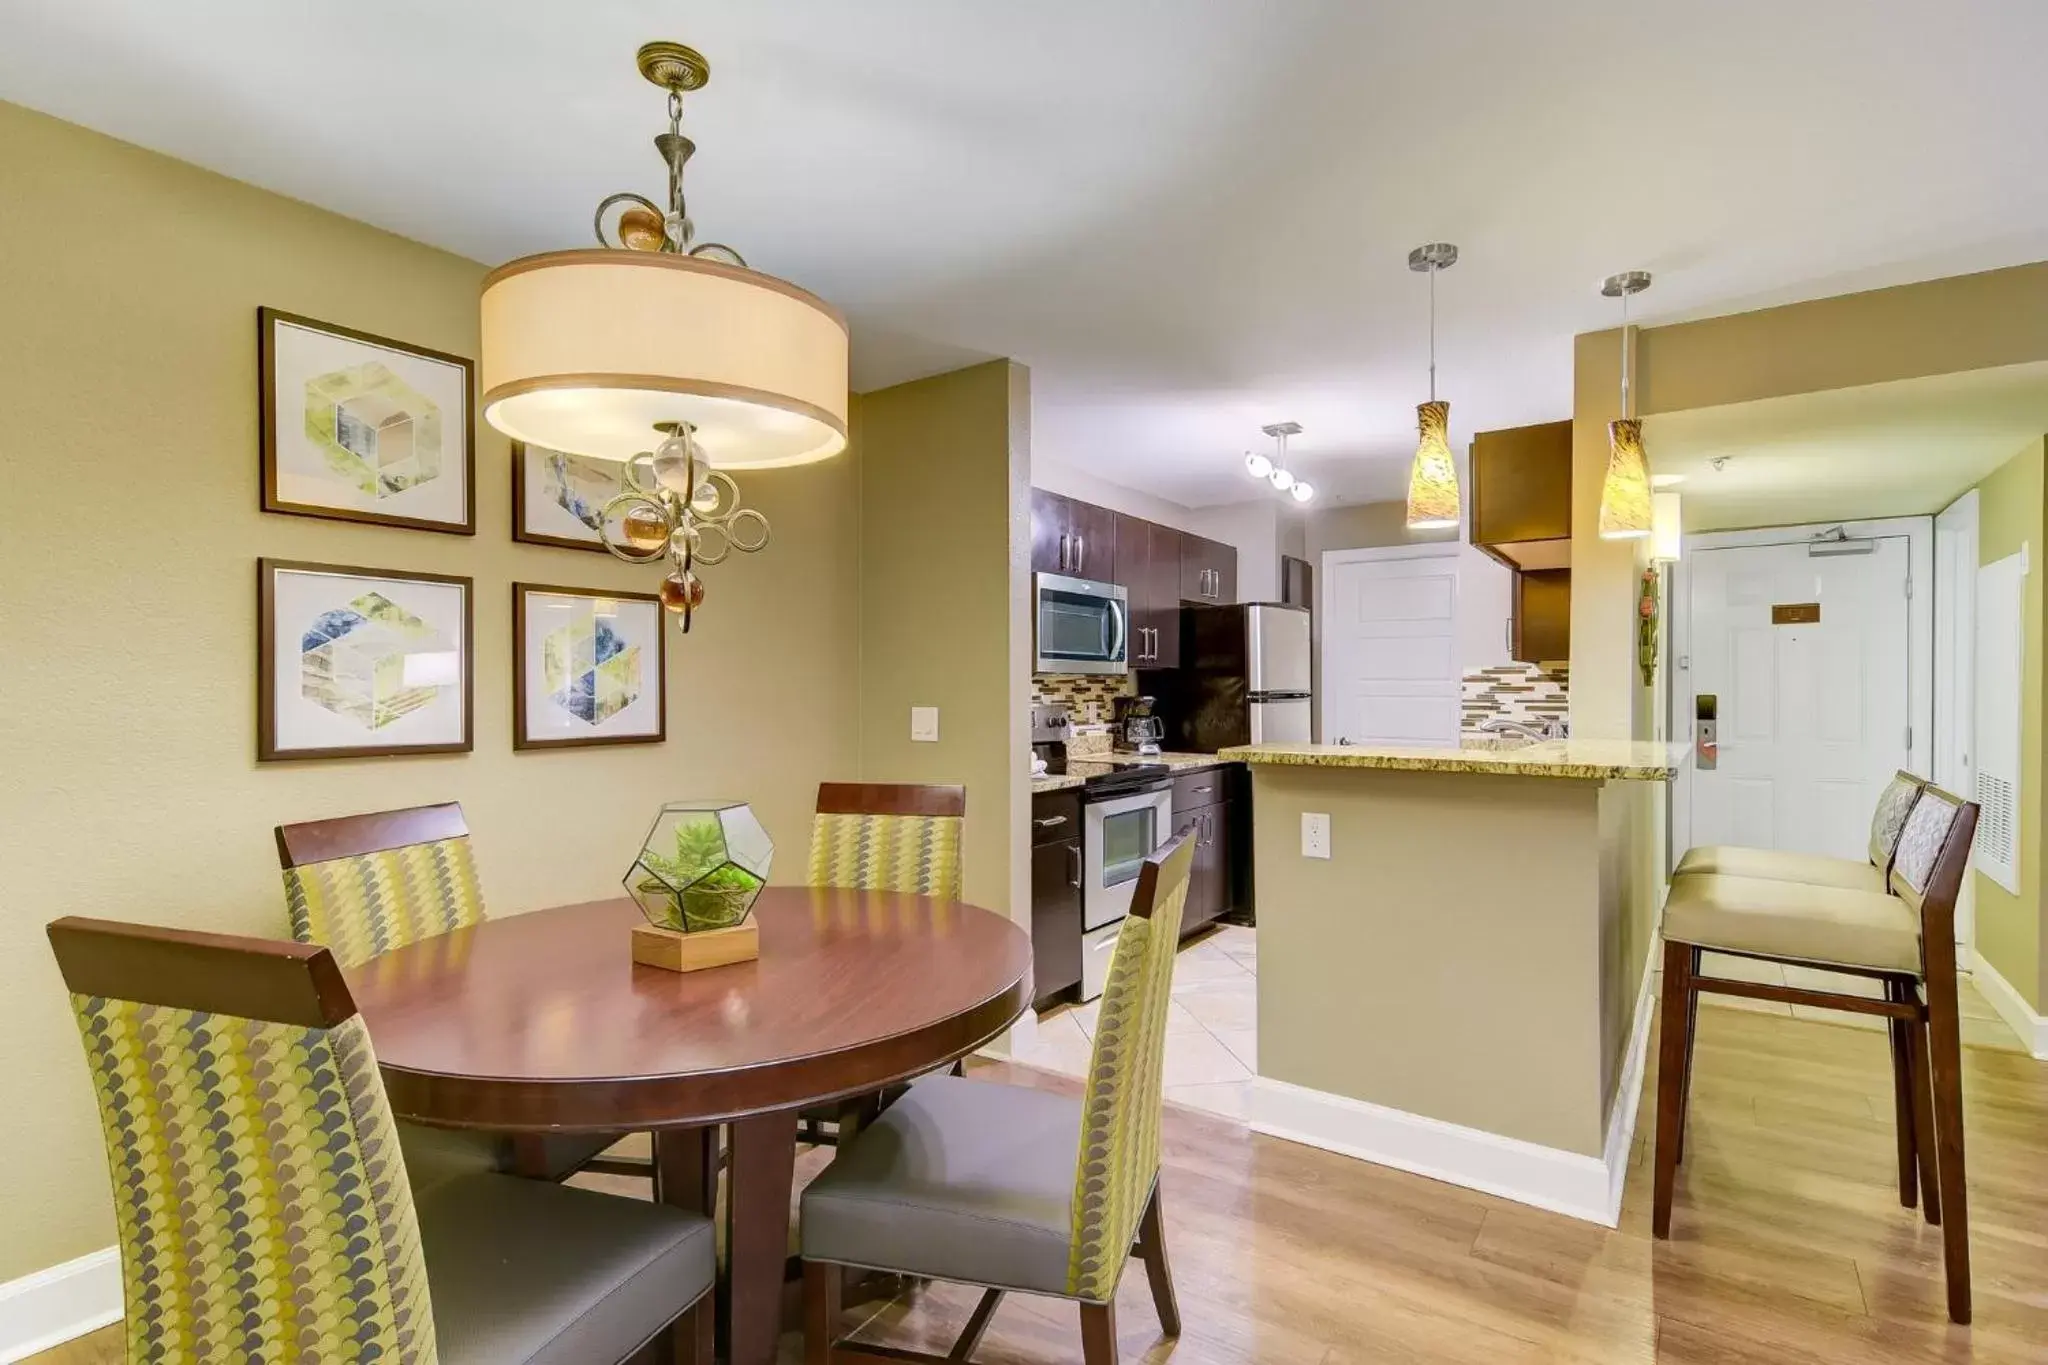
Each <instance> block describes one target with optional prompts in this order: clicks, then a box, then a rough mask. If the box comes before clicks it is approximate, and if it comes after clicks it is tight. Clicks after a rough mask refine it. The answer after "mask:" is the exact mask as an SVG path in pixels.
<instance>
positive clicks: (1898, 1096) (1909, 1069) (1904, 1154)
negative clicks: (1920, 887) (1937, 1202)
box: [1884, 977, 1920, 1209]
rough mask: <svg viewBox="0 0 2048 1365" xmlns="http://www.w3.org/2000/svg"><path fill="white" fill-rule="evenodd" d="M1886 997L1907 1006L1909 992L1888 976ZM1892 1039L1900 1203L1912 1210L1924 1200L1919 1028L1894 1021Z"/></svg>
mask: <svg viewBox="0 0 2048 1365" xmlns="http://www.w3.org/2000/svg"><path fill="white" fill-rule="evenodd" d="M1884 998H1885V999H1887V1000H1889V1001H1891V1002H1892V1003H1893V1004H1904V1003H1905V1001H1906V994H1905V990H1904V989H1902V987H1901V983H1900V981H1899V979H1898V978H1897V977H1886V978H1885V982H1884ZM1890 1023H1891V1037H1892V1123H1893V1126H1894V1127H1895V1128H1896V1129H1897V1130H1898V1139H1899V1203H1900V1204H1902V1205H1904V1206H1905V1207H1906V1208H1909V1209H1910V1208H1912V1207H1913V1206H1914V1205H1915V1204H1917V1203H1919V1201H1920V1176H1919V1164H1918V1163H1919V1150H1918V1148H1917V1147H1916V1146H1915V1145H1914V1141H1913V1129H1914V1124H1915V1123H1916V1122H1917V1120H1916V1119H1915V1118H1914V1112H1913V1047H1912V1043H1911V1041H1910V1039H1911V1036H1912V1034H1911V1030H1912V1029H1913V1028H1915V1027H1917V1026H1916V1025H1913V1024H1909V1023H1907V1022H1906V1021H1905V1020H1904V1019H1893V1020H1891V1021H1890Z"/></svg>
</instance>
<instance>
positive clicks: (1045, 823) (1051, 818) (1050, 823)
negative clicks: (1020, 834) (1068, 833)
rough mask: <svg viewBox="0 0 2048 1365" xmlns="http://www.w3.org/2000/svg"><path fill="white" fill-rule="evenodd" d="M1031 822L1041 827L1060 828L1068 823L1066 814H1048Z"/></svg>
mask: <svg viewBox="0 0 2048 1365" xmlns="http://www.w3.org/2000/svg"><path fill="white" fill-rule="evenodd" d="M1031 823H1032V824H1034V825H1036V826H1038V827H1039V828H1040V829H1058V828H1059V827H1060V826H1061V825H1064V824H1065V823H1067V817H1066V816H1064V815H1048V816H1046V817H1045V818H1044V819H1043V820H1033V821H1032V822H1031Z"/></svg>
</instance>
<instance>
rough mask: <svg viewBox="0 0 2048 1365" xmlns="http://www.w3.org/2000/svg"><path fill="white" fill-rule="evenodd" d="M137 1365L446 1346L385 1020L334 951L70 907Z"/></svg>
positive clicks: (64, 934)
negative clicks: (390, 1102)
mask: <svg viewBox="0 0 2048 1365" xmlns="http://www.w3.org/2000/svg"><path fill="white" fill-rule="evenodd" d="M49 934H50V944H51V947H52V948H53V949H54V950H55V951H56V955H57V963H58V966H59V967H60V968H61V969H62V971H63V974H64V981H65V984H66V986H67V987H68V988H69V989H70V991H71V1003H72V1008H73V1010H74V1011H75V1012H76V1014H77V1016H78V1029H79V1033H80V1034H81V1036H82V1037H83V1039H84V1041H85V1053H86V1061H87V1063H88V1065H89V1066H90V1068H91V1070H92V1080H93V1090H94V1092H95V1093H96V1094H97V1096H98V1099H99V1110H100V1121H101V1126H102V1128H103V1129H104V1131H105V1135H106V1144H107V1160H108V1164H109V1166H110V1167H111V1168H112V1173H113V1183H114V1196H115V1197H114V1214H115V1222H116V1225H117V1227H118V1230H119V1237H120V1245H121V1278H122V1289H123V1294H124V1297H125V1301H126V1321H127V1334H128V1345H127V1358H128V1359H129V1360H130V1361H135V1362H140V1361H166V1362H169V1361H230V1360H232V1361H260V1362H272V1361H277V1362H282V1361H287V1360H289V1361H301V1360H331V1361H359V1360H379V1361H386V1362H390V1365H429V1363H430V1362H432V1361H434V1360H435V1359H436V1348H435V1341H434V1321H433V1311H432V1307H431V1304H430V1302H429V1300H428V1295H427V1275H426V1262H425V1260H424V1259H423V1258H422V1256H421V1253H420V1237H419V1227H418V1224H417V1221H416V1219H415V1217H414V1213H413V1203H412V1190H411V1187H410V1186H409V1185H408V1184H407V1183H406V1175H405V1166H404V1163H403V1160H402V1159H401V1157H400V1155H399V1150H398V1133H397V1129H396V1126H395V1125H394V1124H393V1121H392V1117H391V1112H390V1109H389V1108H388V1107H387V1105H386V1103H385V1099H384V1088H383V1083H382V1081H381V1080H380V1079H379V1077H378V1074H377V1059H376V1057H375V1056H373V1055H372V1053H371V1051H370V1038H369V1034H368V1033H367V1032H366V1031H365V1029H364V1027H363V1021H362V1020H361V1019H360V1018H358V1017H357V1016H356V1011H355V1002H354V1001H353V1000H351V999H350V998H349V993H348V987H347V985H346V984H344V983H343V981H342V978H341V970H340V968H339V967H338V966H337V965H336V964H335V961H334V957H333V955H332V954H331V953H330V952H329V951H328V950H327V949H326V948H321V947H310V946H302V945H299V944H292V943H272V942H268V941H265V940H261V939H245V938H230V937H227V936H225V935H215V934H190V933H178V932H175V931H171V930H157V929H150V928H146V927H144V926H141V925H131V924H115V923H110V922H108V921H104V920H86V919H63V920H58V921H57V922H56V923H54V924H52V925H51V926H50V929H49Z"/></svg>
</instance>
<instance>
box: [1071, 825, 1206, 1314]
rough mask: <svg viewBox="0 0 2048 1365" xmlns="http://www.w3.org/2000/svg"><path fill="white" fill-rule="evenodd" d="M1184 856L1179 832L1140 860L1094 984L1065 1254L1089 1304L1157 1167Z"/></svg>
mask: <svg viewBox="0 0 2048 1365" xmlns="http://www.w3.org/2000/svg"><path fill="white" fill-rule="evenodd" d="M1194 856H1195V846H1194V843H1193V841H1192V840H1190V839H1189V838H1188V837H1187V836H1186V835H1181V836H1180V837H1178V838H1176V839H1174V840H1173V841H1172V842H1170V843H1168V844H1167V845H1166V846H1165V847H1163V848H1161V849H1159V850H1158V851H1157V852H1155V853H1154V854H1153V855H1152V856H1151V857H1149V858H1147V859H1146V860H1145V866H1144V869H1143V870H1142V871H1141V872H1140V873H1139V874H1138V887H1137V891H1136V893H1135V894H1134V895H1133V896H1132V899H1131V911H1130V914H1129V916H1127V917H1126V918H1125V920H1124V924H1123V928H1122V929H1120V930H1119V931H1118V932H1117V940H1116V956H1115V958H1114V959H1112V960H1111V962H1110V966H1109V979H1108V981H1107V982H1106V983H1105V984H1104V986H1103V988H1102V1003H1101V1005H1100V1006H1099V1008H1098V1012H1097V1016H1096V1024H1095V1047H1094V1051H1093V1053H1092V1054H1091V1055H1090V1057H1089V1060H1088V1079H1087V1083H1086V1087H1085V1089H1084V1091H1083V1093H1082V1099H1081V1152H1080V1158H1079V1160H1078V1162H1077V1164H1076V1166H1075V1170H1074V1203H1073V1209H1074V1228H1073V1239H1072V1242H1071V1247H1072V1250H1071V1251H1070V1252H1069V1253H1068V1261H1067V1292H1068V1293H1070V1294H1072V1295H1074V1296H1075V1297H1077V1298H1082V1299H1086V1300H1089V1301H1090V1302H1094V1303H1107V1302H1109V1301H1110V1299H1111V1298H1113V1297H1114V1296H1115V1294H1116V1285H1117V1280H1118V1278H1119V1277H1120V1276H1121V1275H1122V1273H1123V1268H1124V1263H1125V1261H1127V1260H1128V1259H1129V1258H1130V1254H1131V1242H1132V1241H1133V1240H1134V1239H1135V1238H1136V1236H1137V1233H1138V1220H1139V1218H1140V1217H1141V1216H1142V1215H1143V1214H1144V1212H1145V1201H1146V1200H1147V1199H1149V1198H1150V1197H1151V1195H1152V1184H1153V1182H1154V1181H1155V1180H1156V1179H1157V1178H1158V1176H1159V1106H1160V1103H1161V1097H1160V1086H1161V1073H1162V1072H1163V1070H1164V1068H1165V1062H1166V1014H1167V1005H1168V1004H1169V1002H1170V1000H1171V997H1172V991H1173V956H1174V952H1175V951H1176V950H1177V949H1178V948H1179V946H1180V924H1181V911H1182V909H1183V908H1184V907H1185V905H1186V902H1187V897H1188V875H1189V873H1190V872H1191V871H1192V870H1193V867H1194Z"/></svg>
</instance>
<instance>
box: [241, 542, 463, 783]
mask: <svg viewBox="0 0 2048 1365" xmlns="http://www.w3.org/2000/svg"><path fill="white" fill-rule="evenodd" d="M270 586H271V612H272V615H271V624H272V633H271V648H272V651H273V654H272V657H271V677H272V679H273V682H272V686H273V688H274V691H273V693H272V697H271V702H272V714H273V715H274V716H275V717H276V718H277V734H276V742H275V745H274V747H275V748H276V749H278V750H280V751H285V750H302V749H303V750H312V751H315V752H317V751H319V750H323V749H355V748H367V747H373V746H375V747H393V748H397V747H404V746H409V745H421V746H426V745H442V744H460V743H462V741H463V730H464V725H463V720H464V717H463V702H464V697H463V687H462V675H463V665H464V664H465V663H466V662H467V661H466V660H464V659H463V657H462V650H463V649H464V647H465V644H466V641H465V638H464V637H465V635H466V634H467V632H466V630H465V629H464V627H465V624H466V622H467V618H468V612H467V610H466V606H467V604H466V602H465V600H464V599H465V598H466V596H467V595H468V590H467V589H465V588H464V587H463V585H462V584H460V583H425V582H418V581H415V580H412V579H405V578H380V577H377V576H375V575H357V574H335V573H321V572H317V571H310V570H305V569H277V570H274V571H273V572H272V575H271V585H270ZM367 592H374V593H377V594H379V595H381V596H383V597H385V598H387V599H389V600H390V601H391V602H392V604H393V605H395V606H397V607H399V608H400V609H402V610H404V611H407V612H410V613H411V614H412V615H414V616H416V617H418V618H419V619H420V620H421V621H422V622H424V623H425V624H426V625H428V626H430V627H431V628H432V629H433V630H434V631H435V632H436V633H437V634H438V635H439V636H441V638H442V639H443V640H444V641H445V642H446V643H447V647H448V649H449V650H450V651H452V652H453V653H454V656H455V657H454V659H453V661H452V662H453V667H452V668H450V667H449V663H450V661H449V660H447V659H446V658H443V657H421V658H420V660H419V667H418V668H417V669H416V670H414V671H415V673H416V674H417V675H418V676H420V677H421V680H422V681H426V682H431V683H435V684H440V687H439V690H440V695H439V696H438V697H436V698H435V699H434V700H433V701H431V702H429V703H427V704H426V705H424V706H422V707H420V708H419V709H418V710H416V711H413V712H411V713H409V714H407V715H403V716H400V717H398V718H397V719H396V720H393V721H392V722H391V723H390V724H388V725H384V726H381V727H372V726H370V725H368V724H365V723H364V722H363V721H361V720H359V719H357V718H356V717H353V716H345V715H339V714H337V713H335V712H333V711H330V710H328V709H327V708H326V707H324V706H321V705H320V704H318V703H317V702H313V701H309V700H307V698H306V696H305V692H304V688H303V686H302V679H301V672H300V661H299V651H300V644H301V641H302V638H303V637H304V635H305V633H306V630H307V629H308V627H310V626H311V625H312V624H313V622H314V621H315V620H316V619H317V618H318V617H319V616H320V614H321V613H322V612H326V611H332V610H335V609H338V608H346V607H347V606H348V604H349V603H350V602H353V601H354V600H355V599H356V598H358V597H361V596H362V595H363V594H364V593H367ZM443 678H448V679H451V681H449V682H447V683H442V682H441V680H442V679H443Z"/></svg>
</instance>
